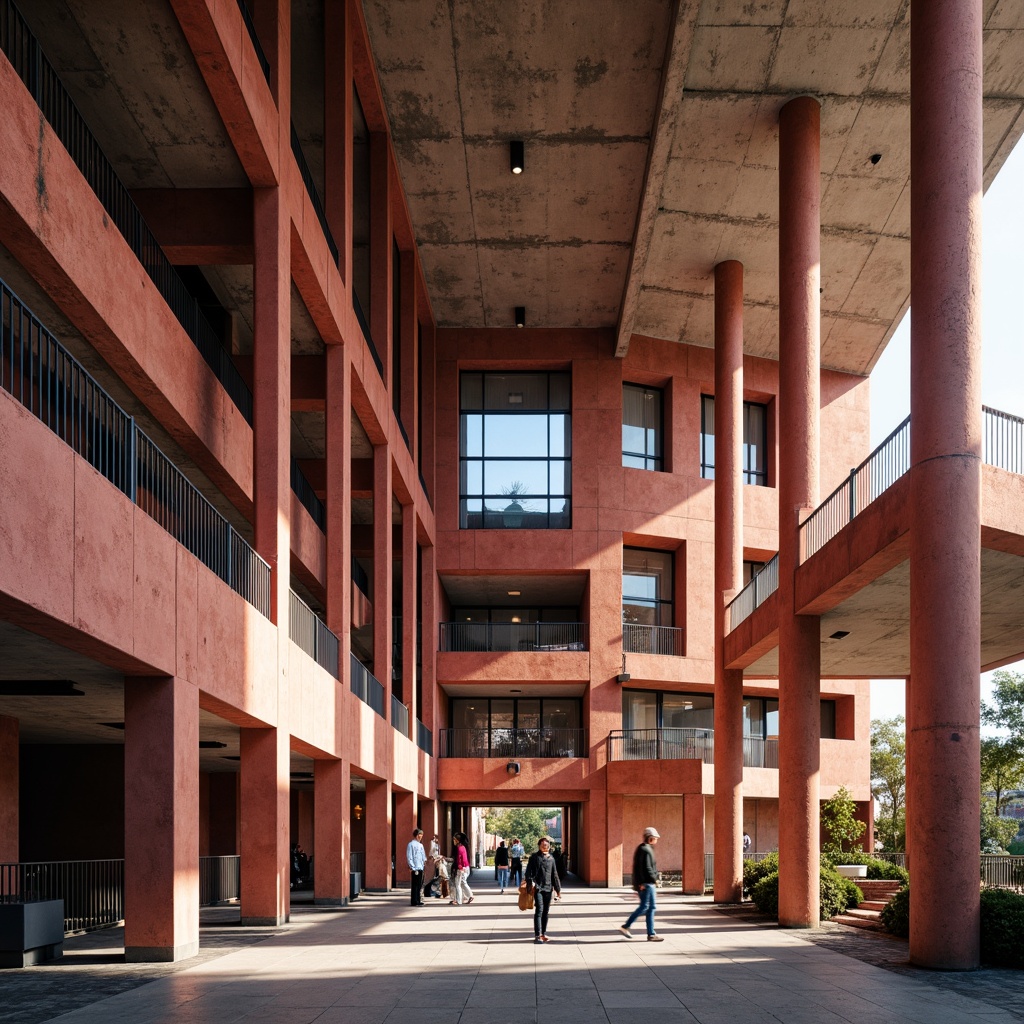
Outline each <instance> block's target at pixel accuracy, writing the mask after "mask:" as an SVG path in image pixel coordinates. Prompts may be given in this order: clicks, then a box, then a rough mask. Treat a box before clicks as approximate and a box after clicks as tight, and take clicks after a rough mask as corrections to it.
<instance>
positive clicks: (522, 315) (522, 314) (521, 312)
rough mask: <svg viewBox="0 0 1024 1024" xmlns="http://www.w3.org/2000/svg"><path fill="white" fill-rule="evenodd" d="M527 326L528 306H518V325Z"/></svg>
mask: <svg viewBox="0 0 1024 1024" xmlns="http://www.w3.org/2000/svg"><path fill="white" fill-rule="evenodd" d="M525 326H526V307H525V306H516V327H525Z"/></svg>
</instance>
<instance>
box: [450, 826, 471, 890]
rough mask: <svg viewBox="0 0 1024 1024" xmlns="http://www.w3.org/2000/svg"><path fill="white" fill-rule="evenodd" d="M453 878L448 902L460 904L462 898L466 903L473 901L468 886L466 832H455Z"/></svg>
mask: <svg viewBox="0 0 1024 1024" xmlns="http://www.w3.org/2000/svg"><path fill="white" fill-rule="evenodd" d="M454 871H455V878H454V880H453V881H452V896H453V897H454V898H453V899H452V900H450V901H449V902H450V903H452V904H455V905H457V906H460V907H461V906H462V902H463V899H465V901H466V903H467V904H468V903H472V902H473V890H472V889H470V887H469V851H468V850H467V849H466V833H465V832H457V833H456V834H455V865H454Z"/></svg>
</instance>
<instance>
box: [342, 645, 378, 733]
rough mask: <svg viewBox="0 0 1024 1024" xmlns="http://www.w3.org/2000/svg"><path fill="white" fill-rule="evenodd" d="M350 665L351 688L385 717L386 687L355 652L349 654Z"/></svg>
mask: <svg viewBox="0 0 1024 1024" xmlns="http://www.w3.org/2000/svg"><path fill="white" fill-rule="evenodd" d="M349 665H350V668H351V677H352V678H351V681H350V682H349V687H350V689H351V690H352V692H353V693H354V694H355V695H356V696H357V697H358V698H359V699H360V700H361V701H362V702H363V703H364V704H369V705H370V707H371V708H373V710H374V711H376V712H377V714H378V715H380V717H381V718H384V717H385V715H384V687H383V686H381V684H380V682H378V680H377V677H376V676H375V675H374V674H373V673H372V672H371V671H370V670H369V669H368V668H367V667H366V666H365V665H364V664H363V663H362V662H361V661H360V660H359V659H358V658H357V657H356V656H355V655H354V654H349Z"/></svg>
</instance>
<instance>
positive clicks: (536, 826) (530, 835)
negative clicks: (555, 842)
mask: <svg viewBox="0 0 1024 1024" xmlns="http://www.w3.org/2000/svg"><path fill="white" fill-rule="evenodd" d="M557 813H558V811H553V810H544V809H543V808H540V807H494V808H491V810H490V812H489V813H488V815H487V818H486V824H487V831H488V832H490V833H492V834H493V835H498V836H501V838H502V839H504V840H505V841H506V842H510V841H511V839H512V837H513V836H517V837H518V838H519V840H520V841H521V842H522V844H523V846H525V847H526V852H527V854H531V853H533V851H534V850H536V849H537V840H538V839H539V838H540V837H541V836H543V835H547V826H546V825H545V824H544V819H545V818H553V817H554V816H555V815H556V814H557Z"/></svg>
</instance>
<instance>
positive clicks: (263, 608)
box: [0, 281, 270, 617]
mask: <svg viewBox="0 0 1024 1024" xmlns="http://www.w3.org/2000/svg"><path fill="white" fill-rule="evenodd" d="M0 388H2V389H3V390H4V391H7V392H8V393H9V394H11V395H12V396H13V397H14V398H16V399H17V400H18V401H19V402H20V403H21V404H22V405H23V406H25V408H26V409H28V410H29V411H30V412H32V413H33V414H34V415H35V416H36V417H37V418H38V419H40V420H41V421H42V422H43V423H44V424H46V426H47V427H49V429H50V430H52V431H53V432H54V433H55V434H56V435H57V436H58V437H59V438H60V439H61V440H62V441H64V442H65V444H67V445H68V446H69V447H70V448H71V449H72V450H73V451H75V452H76V453H77V454H78V455H80V456H81V457H82V458H83V459H85V460H86V461H87V462H88V463H89V465H91V466H92V467H93V468H94V469H95V470H96V471H97V472H99V473H101V474H102V475H103V476H104V477H106V478H107V480H109V481H110V482H111V483H112V484H113V485H114V486H115V487H117V488H118V490H120V491H121V492H122V493H123V494H125V495H127V496H128V497H129V498H130V499H131V500H132V501H134V502H135V503H136V504H137V505H138V506H139V508H141V509H142V510H143V511H144V512H145V513H146V514H147V515H148V516H150V517H151V518H152V519H154V520H155V521H156V522H157V523H159V524H160V526H162V527H163V528H164V529H165V530H166V531H167V532H168V533H169V534H170V535H171V536H172V537H174V539H175V540H176V541H178V543H179V544H181V545H182V546H183V547H185V548H186V549H187V550H188V551H189V552H191V553H192V554H193V555H195V557H196V558H198V559H199V560H200V561H201V562H202V563H203V564H204V565H205V566H206V567H207V568H208V569H210V570H211V571H212V572H214V573H216V574H217V576H219V577H220V578H221V579H222V580H223V581H224V582H225V583H226V584H227V585H228V586H229V587H231V588H232V590H234V591H235V592H236V593H237V594H239V595H240V596H241V597H243V598H245V600H246V601H248V602H249V603H250V604H251V605H253V607H255V608H257V609H258V610H259V611H260V612H262V613H263V614H264V615H266V616H267V617H269V616H270V566H269V565H268V564H267V563H266V562H265V561H264V560H263V559H262V558H260V556H259V555H257V554H256V552H255V551H253V550H252V548H251V547H250V546H249V545H248V544H247V543H246V542H245V541H244V540H243V539H242V538H241V537H240V536H239V535H238V533H237V532H236V531H235V529H234V528H233V527H232V526H231V524H230V523H229V522H228V521H227V520H226V519H225V518H224V517H223V516H222V515H221V514H220V513H219V512H218V511H217V510H216V509H215V508H214V507H213V505H211V504H210V502H209V501H208V500H207V499H206V498H205V497H204V496H203V495H202V494H201V493H200V491H199V490H198V489H197V488H196V487H195V486H194V485H193V484H192V483H190V482H189V480H188V479H187V478H186V477H185V476H184V474H183V473H182V472H181V470H180V469H178V467H177V466H175V465H174V463H173V462H171V460H170V459H169V458H167V456H166V455H164V453H163V452H162V451H161V450H160V449H159V448H157V446H156V445H155V444H154V443H153V442H152V441H151V440H150V439H149V437H147V436H146V434H144V433H143V432H142V430H140V429H139V427H138V426H137V425H136V423H135V421H134V420H133V419H132V417H131V416H129V415H128V414H127V413H126V412H125V411H124V410H123V409H122V408H121V407H120V406H119V405H118V404H117V403H116V402H115V401H114V400H113V399H112V398H111V397H110V396H109V395H108V394H107V393H106V392H105V391H104V390H103V388H102V387H100V385H99V384H98V383H97V382H96V381H95V380H93V378H92V377H91V376H90V375H89V374H88V373H87V372H86V370H85V369H84V368H83V367H82V366H81V365H80V364H79V363H78V362H77V360H75V358H74V357H73V356H72V355H71V354H70V353H69V352H68V351H67V349H65V348H64V346H63V345H61V343H60V342H59V341H57V339H56V338H54V336H53V335H52V334H50V332H49V331H48V330H47V329H46V328H45V327H44V326H43V325H42V323H41V322H40V321H39V320H38V319H37V318H36V317H35V315H34V314H33V313H32V311H31V310H30V309H29V308H28V307H27V306H26V305H25V304H24V303H23V302H22V301H21V300H20V299H19V298H18V297H17V295H15V294H14V292H12V291H11V290H10V288H8V287H7V285H6V284H5V283H4V282H3V281H0Z"/></svg>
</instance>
